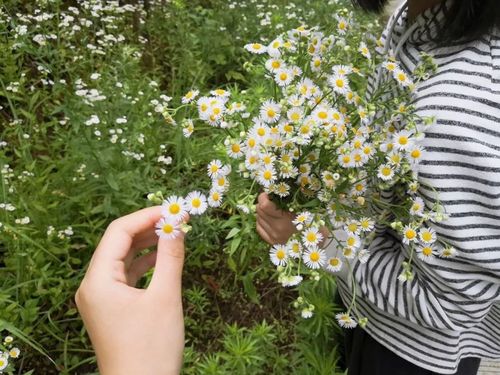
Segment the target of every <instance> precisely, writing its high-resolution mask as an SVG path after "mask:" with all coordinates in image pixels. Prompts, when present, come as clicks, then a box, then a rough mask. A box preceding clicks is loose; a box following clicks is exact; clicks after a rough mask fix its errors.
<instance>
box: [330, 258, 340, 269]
mask: <svg viewBox="0 0 500 375" xmlns="http://www.w3.org/2000/svg"><path fill="white" fill-rule="evenodd" d="M339 264H340V260H339V258H331V259H330V265H331V266H333V267H336V266H338V265H339Z"/></svg>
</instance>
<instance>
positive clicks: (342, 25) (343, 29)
mask: <svg viewBox="0 0 500 375" xmlns="http://www.w3.org/2000/svg"><path fill="white" fill-rule="evenodd" d="M336 18H337V30H338V32H339V34H340V35H344V34H345V33H347V30H348V29H349V21H348V20H347V19H345V18H344V17H340V16H337V17H336Z"/></svg>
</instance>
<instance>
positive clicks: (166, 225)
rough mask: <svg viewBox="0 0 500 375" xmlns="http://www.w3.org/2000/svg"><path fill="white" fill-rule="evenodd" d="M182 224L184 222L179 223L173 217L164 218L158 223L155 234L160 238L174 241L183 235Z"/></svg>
mask: <svg viewBox="0 0 500 375" xmlns="http://www.w3.org/2000/svg"><path fill="white" fill-rule="evenodd" d="M181 222H182V221H179V220H177V219H176V218H174V217H171V216H167V217H162V218H161V219H160V221H158V222H157V223H156V230H155V232H156V234H157V235H158V237H160V238H164V239H167V240H173V239H174V238H177V236H179V234H180V233H181V226H180V223H181Z"/></svg>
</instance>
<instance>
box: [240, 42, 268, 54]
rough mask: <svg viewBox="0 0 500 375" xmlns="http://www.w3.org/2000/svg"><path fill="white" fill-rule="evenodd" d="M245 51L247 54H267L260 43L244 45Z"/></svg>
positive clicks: (264, 47)
mask: <svg viewBox="0 0 500 375" xmlns="http://www.w3.org/2000/svg"><path fill="white" fill-rule="evenodd" d="M245 49H246V50H247V51H249V52H252V53H256V54H259V55H260V54H262V53H266V52H267V47H266V46H264V45H262V44H260V43H249V44H246V45H245Z"/></svg>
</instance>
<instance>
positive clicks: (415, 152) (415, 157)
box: [410, 149, 422, 159]
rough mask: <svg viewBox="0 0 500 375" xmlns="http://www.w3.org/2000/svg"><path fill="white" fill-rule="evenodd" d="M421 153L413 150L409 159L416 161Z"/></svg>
mask: <svg viewBox="0 0 500 375" xmlns="http://www.w3.org/2000/svg"><path fill="white" fill-rule="evenodd" d="M421 154H422V153H421V152H420V150H419V149H415V150H413V151H412V152H411V154H410V155H411V157H412V158H414V159H418V158H419V157H420V155H421Z"/></svg>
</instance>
